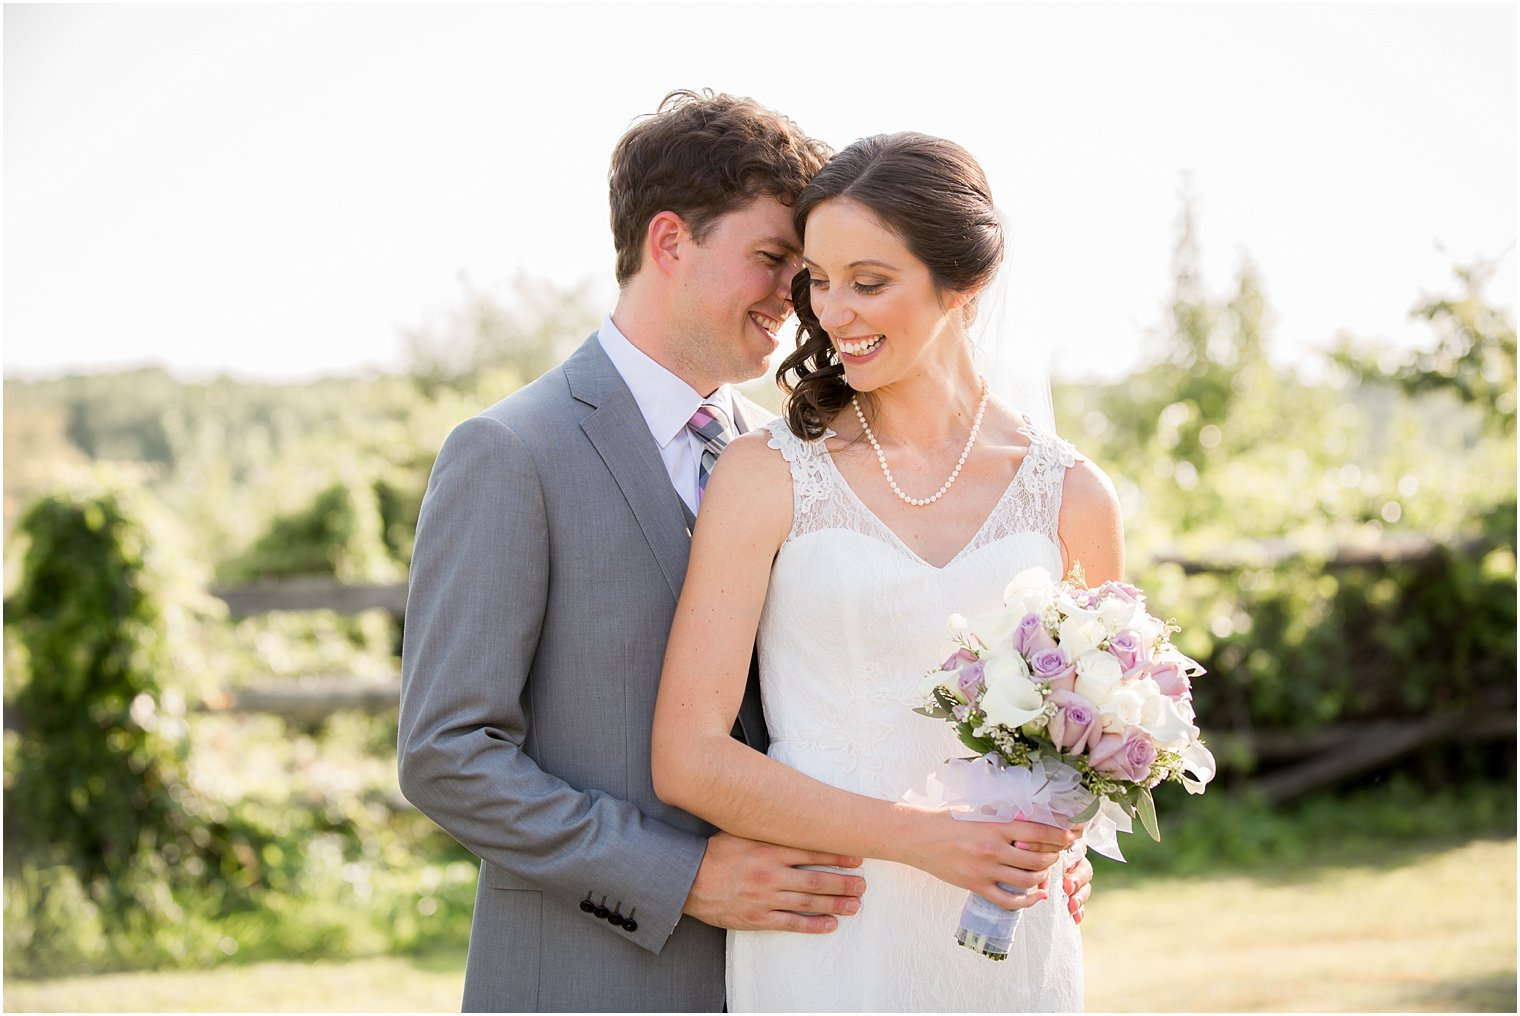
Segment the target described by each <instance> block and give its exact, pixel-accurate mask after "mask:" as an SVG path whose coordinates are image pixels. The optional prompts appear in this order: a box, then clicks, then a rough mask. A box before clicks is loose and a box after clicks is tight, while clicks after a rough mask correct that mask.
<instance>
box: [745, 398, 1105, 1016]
mask: <svg viewBox="0 0 1520 1016" xmlns="http://www.w3.org/2000/svg"><path fill="white" fill-rule="evenodd" d="M767 429H768V430H769V432H770V445H771V447H773V448H775V449H777V450H778V451H779V452H780V454H781V455H782V456H784V457H785V459H786V460H787V462H788V463H789V465H790V470H791V477H792V494H793V508H792V526H791V530H790V532H789V533H788V534H787V537H786V540H785V541H784V542H783V544H782V546H781V549H780V550H779V552H778V553H777V556H776V560H775V564H774V565H773V567H772V572H771V584H770V589H769V592H768V594H767V597H766V602H765V609H764V612H763V614H762V616H761V620H760V628H759V636H758V646H759V656H760V681H761V698H762V701H763V702H764V706H765V718H766V724H767V726H768V727H769V729H770V733H771V751H770V754H771V755H772V757H774V758H776V759H777V760H778V761H781V762H784V763H786V764H787V765H790V766H792V767H793V768H796V769H798V770H801V771H802V772H805V773H807V774H808V775H810V776H813V777H814V778H816V779H819V780H821V781H823V782H826V783H829V784H831V785H833V786H837V787H842V788H844V789H847V790H852V791H854V792H856V793H860V794H866V795H869V796H872V797H878V798H883V799H888V800H896V799H898V798H900V797H901V796H902V794H903V793H904V791H906V790H908V789H909V788H910V787H913V786H915V785H918V784H921V782H922V781H923V780H924V778H925V777H926V776H927V774H928V773H929V772H930V771H931V770H933V769H934V768H935V767H937V766H938V765H939V763H940V762H942V761H944V760H945V759H946V758H951V757H960V756H964V755H965V754H966V750H965V749H964V748H963V747H962V745H961V744H960V742H959V741H958V740H957V739H956V737H955V733H954V731H953V729H952V728H951V726H950V725H949V724H948V723H945V722H943V721H941V720H933V719H929V718H928V717H925V716H921V715H919V714H917V713H915V712H913V709H914V708H915V707H917V706H919V705H922V700H921V699H920V697H919V695H918V691H917V689H918V686H919V683H920V681H921V679H922V678H923V676H924V674H925V673H926V672H928V671H929V670H932V669H934V668H935V667H936V666H937V665H938V664H939V663H940V662H941V661H942V660H943V659H944V657H945V656H946V655H948V653H949V651H950V647H949V642H948V636H947V632H946V624H945V622H946V618H947V617H948V616H949V615H950V614H951V613H961V614H968V615H974V614H976V613H980V612H984V611H989V610H992V609H995V608H996V607H998V606H1000V605H1001V602H1002V594H1003V589H1004V587H1005V586H1006V585H1007V583H1008V580H1009V579H1011V578H1012V577H1013V576H1014V575H1015V574H1016V573H1017V572H1019V571H1020V570H1022V569H1024V568H1026V567H1029V566H1031V565H1035V564H1040V565H1044V566H1045V567H1046V568H1048V569H1049V570H1050V571H1051V572H1052V574H1059V573H1060V571H1061V554H1060V549H1059V543H1058V542H1057V538H1056V531H1057V524H1058V522H1059V518H1060V508H1061V491H1062V484H1063V482H1064V479H1065V474H1066V470H1067V469H1068V468H1069V467H1071V466H1072V465H1074V464H1075V463H1076V461H1077V458H1078V456H1077V453H1076V450H1075V449H1074V448H1073V447H1072V446H1071V445H1070V444H1069V443H1068V442H1066V441H1063V440H1062V439H1060V438H1059V437H1056V436H1055V435H1053V434H1049V433H1045V432H1042V431H1039V430H1034V429H1025V430H1024V431H1022V433H1024V435H1025V436H1026V437H1027V438H1028V440H1029V442H1030V445H1029V448H1028V450H1027V452H1026V453H1025V456H1024V460H1023V462H1022V464H1021V465H1020V466H1019V469H1018V471H1017V472H1016V473H1015V475H1014V478H1013V480H1012V482H1011V483H1010V484H1009V486H1008V488H1007V489H1006V490H1005V491H1004V493H1003V495H1002V497H1001V498H999V500H998V501H997V503H996V504H995V506H994V507H993V509H992V511H991V513H990V514H989V516H988V517H987V519H986V520H985V522H984V523H983V524H982V526H981V528H980V529H979V530H978V531H977V532H976V534H975V535H974V536H973V537H972V538H971V540H970V541H969V542H968V543H967V544H966V546H965V547H964V548H962V549H961V550H960V551H959V552H958V553H957V554H956V555H955V557H953V558H952V559H951V560H950V561H948V562H947V563H946V564H945V565H944V566H943V567H938V568H936V567H934V566H933V565H930V564H928V563H927V562H925V561H924V560H923V559H922V558H920V557H919V556H918V555H917V554H915V553H914V552H913V551H912V550H911V549H910V548H909V547H908V546H907V545H906V544H904V543H903V542H902V540H900V539H899V538H898V537H897V536H896V534H894V533H893V532H892V531H891V529H889V528H888V527H887V526H886V525H885V524H883V523H882V522H881V520H880V519H878V518H877V517H876V515H875V514H873V513H872V512H871V510H870V509H869V508H867V507H866V505H865V504H864V503H863V502H862V501H861V500H860V498H859V497H857V496H856V494H855V492H854V491H853V490H852V489H851V488H850V486H849V485H848V483H846V482H845V480H844V477H843V476H842V475H841V474H840V472H839V470H838V468H837V467H836V466H835V464H834V462H833V459H832V458H831V457H830V455H829V453H828V450H827V449H826V447H825V446H824V443H823V442H822V441H812V442H808V441H803V440H801V439H799V438H797V437H796V436H795V435H793V434H792V433H791V431H789V430H788V429H787V428H786V424H785V422H784V421H782V420H776V421H773V422H772V423H770V424H769V425H768V427H767ZM863 874H865V877H866V880H867V885H868V888H867V892H866V897H865V905H864V907H863V909H862V912H861V913H860V914H859V915H857V916H856V917H853V918H849V919H847V920H845V921H844V922H842V924H841V927H840V929H839V930H838V931H837V932H835V933H833V934H831V935H827V936H823V937H821V938H818V937H814V936H806V942H805V943H803V942H802V941H801V940H803V939H804V936H790V937H788V936H786V935H784V934H780V933H741V934H734V935H731V936H730V968H729V975H730V1008H731V1009H733V1010H735V1011H742V1010H745V1009H761V1010H763V1009H797V1008H806V1009H814V1010H850V1009H865V1010H872V1009H874V1010H884V1011H902V1010H930V1011H946V1010H952V1011H953V1010H961V1011H978V1010H1003V1011H1008V1010H1021V1009H1036V1010H1056V1009H1072V1008H1080V1005H1081V997H1082V996H1081V940H1080V937H1079V936H1078V935H1077V932H1076V928H1075V925H1073V924H1072V922H1071V920H1070V918H1069V917H1068V916H1067V915H1066V913H1065V900H1064V899H1063V898H1062V897H1061V896H1060V892H1059V886H1058V885H1057V886H1054V887H1052V894H1051V899H1050V900H1048V901H1046V902H1044V903H1041V904H1039V905H1037V906H1036V907H1034V908H1031V909H1030V910H1029V911H1027V912H1026V915H1025V920H1024V921H1023V925H1022V927H1021V928H1020V931H1019V938H1018V939H1017V940H1016V941H1015V944H1014V953H1013V955H1011V956H1010V957H1009V959H1008V961H1006V962H1002V963H993V962H991V961H989V960H985V959H983V958H981V957H979V956H976V955H974V954H972V953H971V952H969V951H967V950H965V949H962V948H960V947H959V946H957V945H955V943H954V941H953V939H952V933H953V932H954V930H955V923H956V919H957V917H958V915H959V913H960V906H961V903H962V902H963V901H964V899H965V896H966V894H965V892H964V891H963V890H961V889H958V888H956V887H954V886H949V885H946V884H945V883H942V882H939V881H937V880H936V879H934V878H933V877H931V876H929V875H926V874H924V873H922V872H919V871H917V870H916V869H913V868H907V867H904V866H902V865H897V864H892V863H890V862H882V861H868V862H867V868H866V870H865V871H864V872H863ZM799 950H800V951H799ZM804 967H806V968H807V970H806V972H804V971H802V968H804ZM825 972H826V973H825Z"/></svg>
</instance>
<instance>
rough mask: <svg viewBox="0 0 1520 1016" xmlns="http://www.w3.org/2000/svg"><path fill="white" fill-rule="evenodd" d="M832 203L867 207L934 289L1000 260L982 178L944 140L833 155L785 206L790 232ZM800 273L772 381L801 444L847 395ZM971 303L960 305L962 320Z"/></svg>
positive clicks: (908, 136) (904, 137)
mask: <svg viewBox="0 0 1520 1016" xmlns="http://www.w3.org/2000/svg"><path fill="white" fill-rule="evenodd" d="M834 198H849V199H850V200H851V201H855V202H858V203H859V204H860V205H862V206H863V207H865V208H867V209H869V210H870V211H871V213H872V214H873V215H875V216H876V218H877V219H879V220H880V221H881V223H882V225H883V226H885V227H886V228H887V229H890V230H891V231H892V232H893V233H895V234H896V235H897V236H898V237H899V238H900V239H901V240H902V241H903V243H904V244H906V245H907V248H908V250H910V251H911V252H912V253H913V256H914V257H916V258H918V260H920V261H922V262H923V263H924V265H925V266H927V267H928V269H929V274H930V277H931V278H932V279H933V281H934V285H935V288H936V289H938V290H939V291H940V293H941V294H943V293H945V292H966V291H967V290H973V289H978V288H979V287H981V286H983V285H986V284H987V283H988V282H990V281H991V280H992V278H993V276H995V275H996V274H997V271H998V268H999V266H1001V265H1002V263H1003V227H1002V225H1001V223H999V222H998V217H997V211H996V210H995V209H994V208H993V205H992V191H991V189H990V188H988V186H987V177H986V175H985V174H984V173H983V172H982V167H981V166H979V165H977V162H976V160H975V159H973V158H972V157H971V153H970V152H968V151H966V150H965V149H964V148H962V147H961V146H960V145H957V144H956V143H955V142H953V141H946V140H944V139H943V138H935V137H930V136H929V135H927V134H917V133H913V132H911V131H909V132H905V133H902V134H877V135H875V136H873V137H869V138H862V139H861V140H859V141H857V142H855V143H854V144H853V145H850V146H849V147H848V148H846V149H845V150H844V151H842V152H840V153H839V154H838V155H836V156H834V157H833V158H832V159H830V160H829V162H828V163H827V164H826V165H825V166H824V167H823V169H822V171H820V172H819V174H818V175H817V176H815V177H813V180H812V182H811V183H809V184H808V185H807V186H806V187H805V188H803V191H802V194H801V195H800V196H799V197H798V198H797V203H796V205H794V206H793V211H792V214H793V218H794V220H795V222H796V225H797V235H798V236H803V237H805V236H806V235H807V219H808V215H809V214H810V213H811V212H812V210H813V209H814V208H817V207H818V206H819V205H821V204H822V203H824V202H825V201H829V200H832V199H834ZM811 295H812V294H811V289H810V287H809V285H808V273H807V272H806V271H805V270H804V271H802V272H799V273H798V274H797V276H796V278H794V279H793V280H792V307H793V309H794V310H795V311H796V314H797V321H798V326H797V349H796V350H795V351H794V352H793V353H792V354H791V355H790V356H788V357H787V358H786V359H785V360H784V361H782V363H781V368H780V370H779V371H778V372H777V374H776V383H777V384H779V385H780V386H781V390H782V391H784V392H786V393H787V396H788V398H787V405H786V421H787V426H788V427H790V428H791V430H792V433H794V434H796V435H797V436H798V437H801V438H804V439H805V440H813V439H816V438H818V437H820V436H821V435H822V434H823V432H824V430H825V428H826V427H827V426H828V423H829V421H830V420H832V419H833V418H834V415H835V414H836V413H838V412H839V411H840V410H841V409H843V408H844V407H845V406H848V405H849V404H850V399H851V398H852V397H853V396H854V395H855V390H854V389H853V388H851V387H850V385H849V382H848V381H846V380H845V374H844V365H843V364H841V363H840V362H839V356H838V354H837V353H836V352H835V351H834V346H833V343H831V342H830V341H829V336H828V333H827V332H825V331H824V329H823V326H822V325H821V324H819V322H818V317H817V315H816V314H814V313H813V304H812V299H811ZM975 307H976V302H975V301H974V300H973V301H971V302H969V303H967V304H966V306H965V308H964V311H965V313H966V315H967V321H968V322H969V321H970V318H971V315H973V314H975Z"/></svg>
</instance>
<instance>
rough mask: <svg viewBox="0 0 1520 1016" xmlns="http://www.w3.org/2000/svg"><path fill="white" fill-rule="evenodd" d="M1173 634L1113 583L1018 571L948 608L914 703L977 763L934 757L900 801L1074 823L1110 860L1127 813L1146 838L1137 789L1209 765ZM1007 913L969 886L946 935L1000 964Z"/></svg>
mask: <svg viewBox="0 0 1520 1016" xmlns="http://www.w3.org/2000/svg"><path fill="white" fill-rule="evenodd" d="M1178 630H1179V629H1178V628H1177V627H1176V625H1174V624H1172V623H1170V622H1163V621H1159V620H1157V619H1156V618H1155V617H1153V616H1151V614H1150V613H1149V612H1148V611H1147V610H1146V606H1145V596H1144V594H1143V593H1141V592H1140V590H1138V589H1136V588H1135V587H1134V586H1131V585H1128V584H1126V583H1123V582H1105V583H1103V584H1102V585H1101V586H1099V587H1097V588H1096V589H1089V588H1087V587H1086V584H1085V582H1084V581H1083V579H1082V573H1081V570H1080V569H1079V568H1074V569H1073V570H1072V574H1071V575H1070V576H1069V577H1068V578H1067V579H1066V581H1063V582H1059V583H1058V582H1056V581H1054V580H1053V579H1052V578H1051V576H1050V573H1049V572H1047V571H1046V570H1045V569H1044V568H1030V569H1027V570H1025V571H1023V572H1020V573H1019V574H1018V575H1017V576H1015V577H1014V579H1013V581H1012V582H1010V583H1009V584H1008V588H1007V589H1006V590H1005V592H1004V595H1003V609H1002V610H999V611H996V612H994V613H992V614H988V615H985V616H982V617H974V618H970V619H967V618H964V617H961V616H960V615H958V614H956V615H952V616H951V618H950V634H951V637H952V639H953V640H954V642H955V644H956V646H957V648H956V651H955V652H954V653H953V654H952V655H951V656H950V658H949V659H948V660H946V661H945V662H944V664H943V665H941V666H940V667H938V668H937V669H935V670H933V671H930V672H929V674H928V675H927V676H926V677H925V679H924V684H923V688H922V690H923V693H924V696H925V698H926V699H928V700H929V702H928V704H927V705H926V706H925V707H923V708H921V709H919V710H918V711H919V712H921V713H924V714H925V715H928V716H933V717H938V718H942V719H945V720H948V721H950V722H951V723H954V724H955V727H956V731H957V732H958V733H959V735H960V738H961V741H962V743H964V744H965V745H966V746H967V747H968V748H970V749H971V750H972V751H974V752H976V753H977V755H978V757H977V758H975V759H966V760H961V759H955V760H951V761H949V762H946V763H945V765H944V767H942V768H941V770H940V771H939V772H938V773H936V774H934V775H933V776H931V777H930V780H929V786H928V790H927V792H925V793H915V794H913V795H910V798H909V799H910V800H913V801H914V802H915V803H920V804H927V805H929V806H934V807H942V806H949V807H951V808H952V809H953V811H954V813H955V815H956V817H957V818H967V819H972V820H979V821H1000V822H1006V821H1009V820H1012V819H1015V818H1019V819H1024V820H1028V821H1031V822H1043V823H1045V824H1047V825H1054V826H1059V827H1070V826H1072V825H1083V826H1084V827H1085V828H1084V830H1083V835H1084V838H1085V839H1086V841H1087V844H1088V846H1090V847H1091V848H1092V849H1093V850H1095V851H1097V852H1099V853H1101V854H1104V855H1106V856H1109V857H1112V858H1115V859H1116V860H1120V861H1122V860H1124V857H1123V855H1122V854H1121V853H1120V852H1119V847H1118V838H1117V833H1119V832H1129V831H1130V830H1131V829H1132V828H1133V825H1132V822H1131V819H1132V818H1134V817H1138V818H1139V819H1140V822H1141V824H1142V825H1143V826H1144V827H1145V830H1146V832H1148V833H1150V835H1151V837H1152V838H1153V839H1156V840H1159V839H1160V838H1161V835H1160V831H1159V830H1158V828H1157V825H1156V809H1155V805H1154V804H1153V803H1152V801H1151V788H1152V787H1155V786H1156V785H1157V784H1160V783H1165V782H1169V781H1175V782H1179V783H1181V784H1182V785H1183V786H1184V787H1186V788H1187V790H1188V791H1189V792H1190V793H1194V794H1201V793H1203V790H1204V787H1205V785H1206V784H1207V783H1208V782H1209V780H1210V779H1211V778H1213V775H1214V768H1215V767H1214V757H1213V755H1211V754H1210V753H1209V750H1208V749H1207V748H1206V747H1204V745H1203V742H1202V741H1201V740H1199V732H1198V728H1197V727H1196V726H1194V724H1193V719H1194V714H1193V705H1192V691H1191V679H1192V678H1193V677H1196V676H1198V675H1199V674H1202V673H1203V672H1204V671H1203V668H1202V667H1201V666H1199V665H1198V664H1197V663H1196V662H1195V661H1193V660H1191V659H1189V658H1188V657H1186V656H1184V655H1183V654H1182V653H1181V652H1179V651H1178V650H1177V649H1176V648H1175V647H1174V646H1173V645H1172V643H1171V635H1172V633H1173V632H1175V631H1178ZM1003 888H1005V889H1009V890H1010V891H1013V892H1019V891H1020V890H1018V889H1015V888H1013V887H1011V886H1006V885H1005V886H1003ZM1019 917H1020V912H1019V911H1016V910H1014V911H1009V910H1004V909H1003V908H1001V907H998V906H996V905H995V904H993V903H990V902H989V901H987V900H985V899H983V898H982V897H980V896H978V895H976V894H975V893H972V894H971V895H970V897H969V898H968V899H967V902H966V908H965V910H964V911H963V912H962V914H961V926H960V928H959V929H958V931H957V932H956V939H957V941H959V942H960V943H961V944H962V945H964V946H966V947H968V948H970V949H975V950H977V951H978V952H980V953H982V954H983V955H985V956H989V957H991V958H993V959H1003V958H1005V957H1006V956H1007V955H1008V949H1009V946H1011V945H1012V942H1013V936H1014V931H1015V929H1016V928H1017V926H1018V921H1019Z"/></svg>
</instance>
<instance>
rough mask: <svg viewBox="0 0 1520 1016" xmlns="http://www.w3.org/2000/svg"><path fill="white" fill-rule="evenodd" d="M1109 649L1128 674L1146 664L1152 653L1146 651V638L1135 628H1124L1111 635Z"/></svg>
mask: <svg viewBox="0 0 1520 1016" xmlns="http://www.w3.org/2000/svg"><path fill="white" fill-rule="evenodd" d="M1108 651H1109V652H1111V653H1113V654H1114V658H1115V659H1117V660H1118V661H1119V666H1120V667H1122V668H1123V669H1124V673H1125V675H1126V676H1127V675H1129V674H1130V673H1131V672H1133V671H1134V669H1135V668H1136V667H1137V666H1142V665H1144V664H1145V663H1146V662H1147V657H1148V656H1149V655H1150V654H1149V653H1148V652H1146V649H1145V640H1144V639H1142V638H1141V637H1140V634H1139V633H1138V632H1136V631H1135V630H1134V629H1133V628H1124V629H1121V630H1120V631H1116V632H1114V633H1113V634H1112V635H1110V636H1109V637H1108Z"/></svg>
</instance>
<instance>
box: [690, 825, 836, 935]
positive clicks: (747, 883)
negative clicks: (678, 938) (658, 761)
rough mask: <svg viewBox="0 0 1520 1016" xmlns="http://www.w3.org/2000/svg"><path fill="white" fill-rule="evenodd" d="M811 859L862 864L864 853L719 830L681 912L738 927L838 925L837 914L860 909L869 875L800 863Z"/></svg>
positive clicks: (810, 929)
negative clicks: (844, 853)
mask: <svg viewBox="0 0 1520 1016" xmlns="http://www.w3.org/2000/svg"><path fill="white" fill-rule="evenodd" d="M805 864H812V865H827V866H829V867H834V868H857V867H859V866H860V858H858V857H841V856H840V855H838V854H822V853H819V852H818V851H816V850H797V849H795V848H793V847H781V846H777V845H776V844H774V843H760V842H757V841H755V840H747V839H744V838H743V837H741V836H731V835H729V834H728V833H722V832H720V833H717V834H716V835H714V836H712V837H711V838H710V839H708V841H707V853H706V854H705V855H704V856H703V858H702V866H701V867H700V868H698V869H697V877H696V880H695V881H693V882H692V885H691V893H690V895H688V896H687V897H686V904H685V906H683V907H682V908H681V912H682V913H684V914H689V915H690V916H692V917H695V918H696V919H697V920H699V921H701V922H703V923H704V924H711V925H715V926H716V927H719V928H730V929H733V930H735V931H799V932H805V933H809V934H815V935H817V934H823V933H825V932H830V931H833V930H834V929H835V928H837V927H838V926H839V922H838V918H837V917H835V916H831V915H838V916H840V917H847V916H849V915H850V914H854V913H857V912H858V911H859V910H860V895H861V893H863V892H865V890H866V881H865V879H863V878H861V877H860V876H859V875H844V874H840V873H838V872H833V871H813V870H810V869H807V868H802V867H799V865H805Z"/></svg>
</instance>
